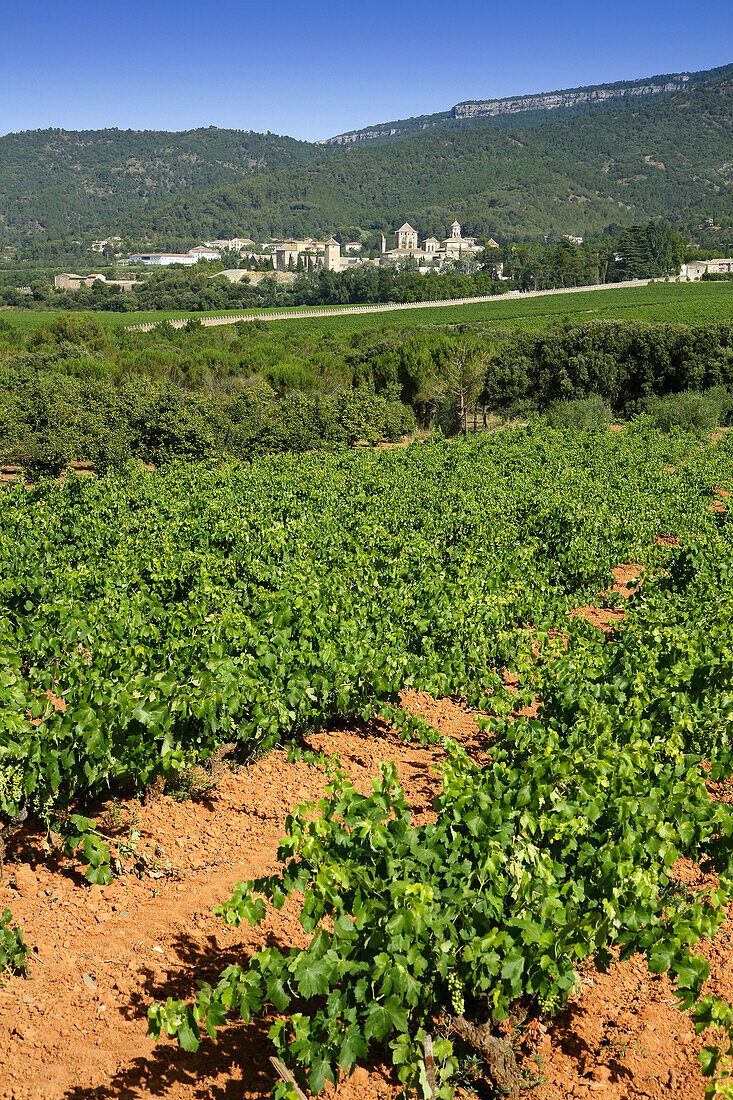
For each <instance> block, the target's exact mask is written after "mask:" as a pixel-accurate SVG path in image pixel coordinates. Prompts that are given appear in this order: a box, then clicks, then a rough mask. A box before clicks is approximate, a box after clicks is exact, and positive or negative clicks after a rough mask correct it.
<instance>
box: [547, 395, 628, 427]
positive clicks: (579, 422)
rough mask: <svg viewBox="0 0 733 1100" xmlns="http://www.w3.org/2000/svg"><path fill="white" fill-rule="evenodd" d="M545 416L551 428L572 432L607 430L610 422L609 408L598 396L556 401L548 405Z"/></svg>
mask: <svg viewBox="0 0 733 1100" xmlns="http://www.w3.org/2000/svg"><path fill="white" fill-rule="evenodd" d="M545 416H546V418H547V422H548V423H549V424H550V426H551V427H553V428H571V429H572V430H573V431H590V430H593V429H597V428H607V427H608V425H609V424H610V423H611V420H612V416H611V410H610V408H609V406H608V405H607V404H606V403H605V401H604V400H603V398H602V397H599V396H598V394H593V395H592V396H591V397H582V398H578V399H577V400H575V401H556V402H554V403H553V404H552V405H550V407H549V409H548V410H547V412H546V414H545Z"/></svg>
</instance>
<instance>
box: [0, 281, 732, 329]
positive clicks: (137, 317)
mask: <svg viewBox="0 0 733 1100" xmlns="http://www.w3.org/2000/svg"><path fill="white" fill-rule="evenodd" d="M732 307H733V283H728V282H707V283H674V282H673V283H663V282H656V283H650V284H649V285H648V286H639V287H610V288H609V289H607V290H595V291H594V290H583V289H582V288H581V289H579V290H578V291H577V292H573V293H572V294H568V293H559V294H547V295H542V296H539V297H533V296H532V295H527V296H521V297H519V298H509V297H507V299H506V300H505V301H492V302H475V303H472V302H469V303H467V304H465V305H445V306H439V307H433V306H428V307H426V308H424V309H419V308H413V309H406V310H402V311H401V310H399V309H398V310H395V311H394V312H388V313H383V314H380V313H374V314H361V315H360V314H356V315H350V314H342V315H339V310H338V307H335V308H334V310H333V314H332V315H331V316H329V317H309V318H307V319H306V318H305V317H304V318H303V320H302V321H299V320H297V319H296V320H282V321H278V327H281V326H282V327H283V328H284V329H285V331H286V332H290V333H294V334H297V333H301V332H308V333H311V334H318V335H321V334H326V333H352V332H363V331H367V330H372V329H384V328H407V329H409V328H415V327H420V326H423V325H430V324H471V323H488V324H496V325H498V326H501V327H506V328H511V329H514V328H516V329H520V330H524V329H543V328H546V327H547V326H548V325H551V324H553V323H557V322H562V321H566V320H570V321H572V322H574V323H578V324H579V323H582V322H584V321H588V320H638V321H648V322H656V321H660V322H667V323H670V322H675V323H678V324H688V325H700V324H707V323H714V322H718V321H727V320H728V319H729V318H730V315H731V309H732ZM302 308H303V310H304V311H305V309H306V307H302ZM247 312H249V313H257V314H260V313H262V312H265V313H271V314H272V315H273V317H275V318H276V317H277V314H278V313H282V312H290V310H288V311H284V310H278V309H266V310H264V311H263V310H262V309H256V310H255V309H253V310H235V311H232V314H233V315H236V316H238V317H241V316H242V315H243V314H246V313H247ZM56 316H58V313H57V312H56V313H54V312H52V311H49V310H20V309H3V310H2V311H0V319H2V320H4V321H7V322H8V324H10V325H12V326H13V327H14V328H18V329H21V330H34V329H36V328H38V327H39V326H40V325H44V324H47V323H48V322H49V320H52V319H53V318H54V317H56ZM95 316H96V317H98V318H99V320H100V321H101V322H102V324H104V325H105V326H107V327H110V328H122V327H124V326H127V325H143V324H159V323H162V322H164V321H173V320H178V319H182V318H189V317H192V316H193V317H199V318H205V317H211V316H226V312H225V311H221V310H219V311H216V312H211V311H209V312H205V311H204V312H201V313H200V314H197V313H192V312H191V311H188V312H185V311H181V310H168V311H159V312H147V313H134V312H133V313H124V312H123V313H104V312H99V313H95Z"/></svg>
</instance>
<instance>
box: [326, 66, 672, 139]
mask: <svg viewBox="0 0 733 1100" xmlns="http://www.w3.org/2000/svg"><path fill="white" fill-rule="evenodd" d="M688 87H690V76H689V75H688V74H687V73H680V74H679V75H674V76H670V77H664V78H663V79H655V78H653V77H652V78H651V79H647V80H631V81H626V82H624V81H621V82H619V83H617V84H605V85H597V86H595V87H591V88H571V89H570V90H568V91H563V92H541V93H539V94H537V95H524V96H514V97H511V98H507V99H480V100H470V101H467V102H465V103H457V104H456V105H455V107H453V108H452V109H451V110H450V111H446V112H444V113H442V114H437V115H422V116H420V117H418V118H408V119H402V120H401V121H398V122H386V123H382V124H381V125H380V126H373V127H369V128H368V129H365V130H349V131H348V133H345V134H339V135H338V136H337V137H332V138H328V139H326V140H325V141H318V142H316V144H317V145H354V144H356V143H357V142H358V143H367V142H370V141H384V140H385V139H387V138H391V137H402V136H405V135H407V134H416V133H420V132H421V131H422V130H432V129H435V127H436V126H440V125H445V122H446V120H449V119H451V118H453V119H458V120H463V119H472V118H493V117H496V116H497V115H519V114H521V113H522V112H523V111H552V110H556V109H557V108H558V107H578V106H582V105H583V104H593V103H604V102H605V101H606V100H609V99H623V98H626V97H629V96H650V95H659V94H661V93H662V92H679V91H682V90H683V89H685V88H688Z"/></svg>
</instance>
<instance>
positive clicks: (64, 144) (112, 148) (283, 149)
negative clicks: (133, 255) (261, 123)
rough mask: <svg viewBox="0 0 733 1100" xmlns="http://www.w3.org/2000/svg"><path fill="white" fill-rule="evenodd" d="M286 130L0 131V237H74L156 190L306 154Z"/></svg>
mask: <svg viewBox="0 0 733 1100" xmlns="http://www.w3.org/2000/svg"><path fill="white" fill-rule="evenodd" d="M312 155H313V146H311V145H309V144H308V142H305V141H296V140H295V139H294V138H289V137H278V136H277V135H275V134H257V133H253V132H251V131H244V130H219V129H217V127H216V126H210V127H207V128H206V129H198V130H187V131H181V132H178V133H168V132H166V131H154V130H145V131H138V130H86V131H69V130H55V129H54V130H33V131H28V132H26V133H20V134H7V135H6V136H5V137H0V242H2V241H3V240H6V241H17V240H19V239H22V238H23V237H26V236H38V237H40V238H43V239H53V238H56V237H61V236H63V235H64V234H66V233H71V232H73V233H75V234H76V235H78V234H79V233H80V232H81V233H83V232H84V231H85V230H91V229H94V230H96V229H97V228H99V227H103V226H107V225H109V226H112V227H114V226H115V225H116V224H117V219H119V218H120V217H122V216H124V215H127V214H132V216H133V217H134V216H135V212H136V211H138V210H139V209H140V208H141V207H143V206H144V205H146V204H147V203H150V202H152V201H155V200H156V199H160V198H162V197H169V196H179V195H181V194H190V193H196V194H200V193H201V192H202V191H205V190H207V189H208V188H211V187H216V186H221V185H222V184H225V183H229V182H231V181H233V180H235V179H238V178H240V177H241V176H242V175H245V174H247V173H250V172H253V171H258V170H259V171H262V170H263V169H268V168H277V167H280V166H282V165H286V164H297V163H299V162H302V161H303V160H306V159H308V158H309V157H312Z"/></svg>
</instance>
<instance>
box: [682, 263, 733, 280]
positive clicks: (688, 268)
mask: <svg viewBox="0 0 733 1100" xmlns="http://www.w3.org/2000/svg"><path fill="white" fill-rule="evenodd" d="M706 274H707V275H731V274H733V260H732V259H724V260H690V262H689V263H688V264H683V265H682V271H681V272H680V277H681V278H682V279H691V280H692V281H693V282H697V280H698V279H702V277H703V275H706Z"/></svg>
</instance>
